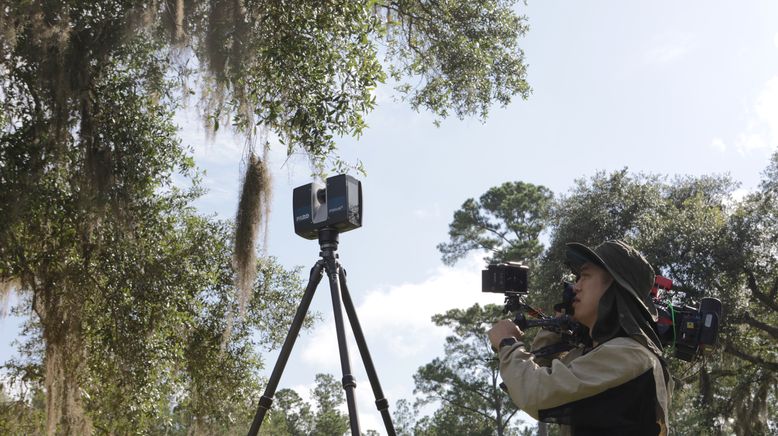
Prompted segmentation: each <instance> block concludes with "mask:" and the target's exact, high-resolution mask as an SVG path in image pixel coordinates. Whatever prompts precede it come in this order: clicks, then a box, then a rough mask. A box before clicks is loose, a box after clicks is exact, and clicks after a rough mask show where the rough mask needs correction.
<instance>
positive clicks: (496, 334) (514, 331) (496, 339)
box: [487, 319, 524, 350]
mask: <svg viewBox="0 0 778 436" xmlns="http://www.w3.org/2000/svg"><path fill="white" fill-rule="evenodd" d="M487 334H488V335H489V342H491V343H492V347H494V349H495V350H497V349H499V347H500V341H502V340H503V339H505V338H511V337H513V338H516V339H521V338H522V336H524V332H522V331H521V330H520V329H519V327H518V326H516V324H514V323H513V322H512V321H511V320H508V319H504V320H502V321H497V323H495V324H494V325H493V326H492V328H491V329H490V330H489V331H488V332H487Z"/></svg>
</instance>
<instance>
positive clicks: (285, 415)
mask: <svg viewBox="0 0 778 436" xmlns="http://www.w3.org/2000/svg"><path fill="white" fill-rule="evenodd" d="M310 393H311V397H312V400H313V403H314V404H313V405H311V404H308V403H306V402H305V401H303V400H302V398H301V397H300V395H299V394H298V393H297V392H295V391H294V390H291V389H283V390H281V391H279V392H278V395H277V400H276V401H275V402H274V403H275V405H274V406H273V408H272V409H271V410H270V413H269V414H268V417H267V418H268V419H266V420H265V422H263V424H262V428H261V432H260V434H266V435H273V436H276V435H290V436H296V435H322V436H332V435H343V434H345V433H347V432H348V431H349V417H348V415H346V414H344V413H343V412H341V411H340V407H341V406H342V405H343V404H344V403H345V396H344V393H343V386H342V385H341V384H340V382H338V381H337V380H336V379H335V377H334V376H332V375H331V374H316V384H315V386H314V387H313V389H311V392H310ZM368 431H370V430H368Z"/></svg>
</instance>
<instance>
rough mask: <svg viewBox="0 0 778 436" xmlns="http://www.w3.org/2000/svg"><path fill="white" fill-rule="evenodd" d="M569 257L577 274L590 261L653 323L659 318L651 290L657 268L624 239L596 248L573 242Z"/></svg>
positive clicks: (568, 261) (604, 243)
mask: <svg viewBox="0 0 778 436" xmlns="http://www.w3.org/2000/svg"><path fill="white" fill-rule="evenodd" d="M566 255H567V263H568V266H570V267H571V268H572V269H573V270H574V271H576V272H577V271H578V270H579V269H580V268H581V266H582V265H583V264H584V263H586V262H591V263H593V264H595V265H597V266H599V267H601V268H604V269H605V270H606V271H608V273H610V275H611V276H613V279H614V280H615V281H616V283H618V284H619V285H621V287H622V288H624V289H625V290H626V291H627V292H628V293H629V294H630V295H631V296H632V298H634V299H635V301H637V302H638V304H639V305H640V307H641V308H642V309H643V310H645V311H646V313H647V314H648V315H649V316H650V317H651V319H652V320H654V321H656V320H657V319H659V316H658V314H657V311H656V306H655V305H654V302H653V301H651V288H652V287H653V286H654V280H655V277H656V275H655V273H654V268H652V267H651V264H649V263H648V261H647V260H646V259H645V257H643V255H642V254H640V252H638V251H637V250H635V249H634V248H633V247H631V246H630V245H628V244H627V243H625V242H624V241H620V240H610V241H605V242H603V243H602V244H600V245H598V246H597V247H595V248H594V249H591V248H589V247H587V246H586V245H584V244H580V243H578V242H570V243H568V244H567V253H566Z"/></svg>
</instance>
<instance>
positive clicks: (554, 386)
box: [499, 332, 672, 435]
mask: <svg viewBox="0 0 778 436" xmlns="http://www.w3.org/2000/svg"><path fill="white" fill-rule="evenodd" d="M550 335H554V334H553V333H550ZM538 336H539V337H538V338H537V339H536V341H535V343H533V349H538V348H540V347H541V346H544V345H548V343H549V342H551V341H550V339H552V338H551V336H549V332H541V333H539V334H538ZM499 356H500V374H501V375H502V379H503V382H504V383H505V385H506V386H507V388H508V393H509V395H510V397H511V399H512V400H513V402H514V403H515V404H516V406H518V407H519V408H520V409H521V410H523V411H525V412H526V413H527V414H528V415H530V416H532V417H533V418H535V419H538V410H541V409H550V408H552V407H557V406H561V405H563V404H567V403H570V402H572V401H576V400H580V399H583V398H587V397H591V396H593V395H596V394H599V393H600V392H604V391H606V390H608V389H610V388H614V387H616V386H619V385H621V384H624V383H626V382H628V381H630V380H632V379H634V378H636V377H638V376H640V375H642V374H643V373H645V372H646V371H648V370H649V369H650V370H652V371H653V374H654V381H655V383H656V396H657V414H656V415H657V416H658V417H660V422H659V424H660V426H661V428H662V432H661V434H663V435H665V434H668V431H667V422H668V419H667V415H668V407H669V401H670V392H669V391H668V388H667V386H665V381H664V374H663V372H662V365H661V363H660V361H659V359H658V358H657V357H656V356H655V355H654V354H653V353H652V352H650V351H649V350H648V349H646V348H645V347H644V346H642V345H640V343H638V342H637V341H635V340H634V339H632V338H624V337H618V338H614V339H611V340H610V341H608V342H605V343H603V344H601V345H599V346H598V347H596V348H594V349H593V350H591V351H589V352H588V353H586V354H583V355H582V353H581V350H580V349H574V350H571V351H570V352H568V353H566V354H565V355H563V356H562V357H561V358H560V359H553V360H552V361H551V362H550V366H549V367H545V366H540V365H539V364H538V362H536V361H535V358H534V356H533V355H532V354H531V353H529V352H527V351H526V350H525V348H524V345H523V344H522V343H520V342H519V343H516V344H514V345H512V346H506V347H503V348H502V349H501V350H500V353H499ZM540 363H541V364H542V363H544V362H540ZM671 389H672V387H671Z"/></svg>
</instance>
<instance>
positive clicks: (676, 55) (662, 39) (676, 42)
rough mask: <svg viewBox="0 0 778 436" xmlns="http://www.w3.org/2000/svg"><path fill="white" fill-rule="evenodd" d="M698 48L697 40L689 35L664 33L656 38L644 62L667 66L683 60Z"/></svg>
mask: <svg viewBox="0 0 778 436" xmlns="http://www.w3.org/2000/svg"><path fill="white" fill-rule="evenodd" d="M696 46H697V41H696V39H695V38H694V36H693V35H691V34H689V33H678V32H668V33H664V34H661V35H657V36H656V37H654V40H653V41H652V43H651V48H649V49H648V51H646V53H645V55H644V60H645V62H646V63H648V64H666V63H669V62H673V61H675V60H677V59H680V58H682V57H683V56H685V55H686V54H687V53H689V52H691V51H692V50H693V49H694V48H695V47H696Z"/></svg>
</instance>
